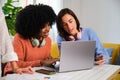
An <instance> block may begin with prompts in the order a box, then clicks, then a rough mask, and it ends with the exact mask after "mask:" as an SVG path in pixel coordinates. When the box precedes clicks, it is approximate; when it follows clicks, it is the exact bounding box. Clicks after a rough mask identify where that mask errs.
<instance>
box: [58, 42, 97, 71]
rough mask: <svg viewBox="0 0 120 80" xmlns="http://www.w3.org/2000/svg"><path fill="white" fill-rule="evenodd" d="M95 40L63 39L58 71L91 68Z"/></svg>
mask: <svg viewBox="0 0 120 80" xmlns="http://www.w3.org/2000/svg"><path fill="white" fill-rule="evenodd" d="M95 45H96V42H95V41H63V42H62V43H61V50H60V64H59V68H58V70H57V71H58V72H69V71H78V70H86V69H91V68H92V67H93V66H94V56H95Z"/></svg>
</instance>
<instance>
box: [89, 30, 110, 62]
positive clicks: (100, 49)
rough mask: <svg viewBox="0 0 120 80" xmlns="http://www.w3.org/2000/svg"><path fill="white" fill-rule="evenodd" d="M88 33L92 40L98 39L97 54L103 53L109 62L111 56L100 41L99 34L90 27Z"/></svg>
mask: <svg viewBox="0 0 120 80" xmlns="http://www.w3.org/2000/svg"><path fill="white" fill-rule="evenodd" d="M88 35H89V36H90V40H95V41H96V50H95V55H96V56H97V55H100V54H103V55H104V57H105V59H106V60H107V61H106V63H108V61H109V59H110V56H109V54H108V53H107V51H106V50H105V49H104V47H103V45H102V43H101V42H100V40H99V38H98V36H97V34H96V33H95V32H94V31H93V30H92V29H89V31H88Z"/></svg>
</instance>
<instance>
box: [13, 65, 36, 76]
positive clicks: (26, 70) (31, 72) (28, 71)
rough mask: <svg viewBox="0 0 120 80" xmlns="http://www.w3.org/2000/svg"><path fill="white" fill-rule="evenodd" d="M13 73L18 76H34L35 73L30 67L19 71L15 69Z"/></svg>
mask: <svg viewBox="0 0 120 80" xmlns="http://www.w3.org/2000/svg"><path fill="white" fill-rule="evenodd" d="M13 71H14V72H15V73H18V74H23V73H29V74H33V73H34V71H33V70H32V68H31V67H30V66H29V67H26V68H17V69H14V70H13Z"/></svg>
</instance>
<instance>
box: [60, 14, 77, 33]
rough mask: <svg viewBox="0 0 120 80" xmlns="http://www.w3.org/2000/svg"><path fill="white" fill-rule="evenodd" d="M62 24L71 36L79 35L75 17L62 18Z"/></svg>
mask: <svg viewBox="0 0 120 80" xmlns="http://www.w3.org/2000/svg"><path fill="white" fill-rule="evenodd" d="M62 22H63V28H64V30H65V31H66V32H68V33H69V34H71V35H75V34H76V33H78V30H77V24H76V21H75V19H74V17H73V16H71V15H70V14H65V15H64V16H63V17H62Z"/></svg>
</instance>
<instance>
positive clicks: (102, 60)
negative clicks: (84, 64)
mask: <svg viewBox="0 0 120 80" xmlns="http://www.w3.org/2000/svg"><path fill="white" fill-rule="evenodd" d="M105 61H106V60H105V58H104V56H103V55H98V56H96V61H95V64H96V65H103V64H104V63H105Z"/></svg>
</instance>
